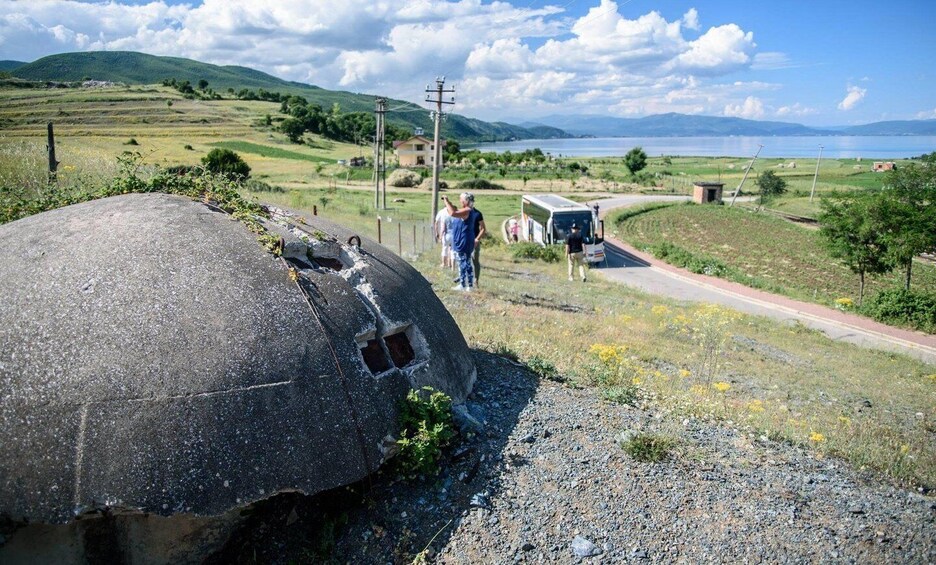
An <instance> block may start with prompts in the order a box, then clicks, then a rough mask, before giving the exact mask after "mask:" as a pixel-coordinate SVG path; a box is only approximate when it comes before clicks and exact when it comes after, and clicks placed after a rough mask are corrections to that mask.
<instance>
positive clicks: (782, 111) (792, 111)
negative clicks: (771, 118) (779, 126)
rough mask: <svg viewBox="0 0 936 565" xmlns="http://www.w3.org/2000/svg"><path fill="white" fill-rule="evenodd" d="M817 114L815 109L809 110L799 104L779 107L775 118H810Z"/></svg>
mask: <svg viewBox="0 0 936 565" xmlns="http://www.w3.org/2000/svg"><path fill="white" fill-rule="evenodd" d="M817 113H819V111H818V110H816V109H815V108H809V107H807V106H803V105H802V104H800V103H799V102H796V103H794V104H791V105H789V106H781V107H780V108H777V112H776V114H777V116H778V117H781V118H785V117H792V116H811V115H813V114H817Z"/></svg>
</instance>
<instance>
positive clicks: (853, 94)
mask: <svg viewBox="0 0 936 565" xmlns="http://www.w3.org/2000/svg"><path fill="white" fill-rule="evenodd" d="M866 94H868V89H866V88H859V87H857V86H849V87H848V94H846V95H845V98H844V99H842V101H841V102H839V104H838V109H839V110H844V111H848V110H851V109H852V108H854V107H855V105H857V104H858V103H859V102H861V101H862V100H863V99H864V97H865V95H866Z"/></svg>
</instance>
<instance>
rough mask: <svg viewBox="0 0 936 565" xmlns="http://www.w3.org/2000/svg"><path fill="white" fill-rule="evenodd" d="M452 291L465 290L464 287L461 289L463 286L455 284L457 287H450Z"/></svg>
mask: <svg viewBox="0 0 936 565" xmlns="http://www.w3.org/2000/svg"><path fill="white" fill-rule="evenodd" d="M452 290H465V287H463V286H462V285H460V284H457V285H455V286H453V287H452Z"/></svg>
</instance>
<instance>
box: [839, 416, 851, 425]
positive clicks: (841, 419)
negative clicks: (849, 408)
mask: <svg viewBox="0 0 936 565" xmlns="http://www.w3.org/2000/svg"><path fill="white" fill-rule="evenodd" d="M838 421H839V422H841V423H842V424H844V425H846V426H850V425H851V418H849V417H848V416H839V417H838Z"/></svg>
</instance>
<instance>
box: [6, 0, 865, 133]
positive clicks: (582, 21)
mask: <svg viewBox="0 0 936 565" xmlns="http://www.w3.org/2000/svg"><path fill="white" fill-rule="evenodd" d="M590 1H591V4H590V8H589V9H588V10H587V12H586V13H585V14H584V15H581V16H579V17H571V16H570V15H569V13H568V12H567V7H568V6H569V3H567V2H555V3H552V4H550V3H549V1H548V0H546V1H545V2H535V3H527V2H517V3H516V5H513V4H511V3H508V2H503V1H494V0H397V1H395V2H386V1H378V2H374V1H373V0H342V1H341V2H323V1H321V0H204V1H203V2H196V1H194V0H193V1H191V2H189V3H184V4H179V5H169V4H167V3H166V1H165V0H152V1H149V2H146V3H141V2H134V3H132V4H131V3H126V4H121V3H119V2H116V1H110V2H78V1H75V0H43V1H41V2H32V1H30V2H21V1H16V0H0V58H6V59H17V60H25V61H31V60H34V59H36V58H38V57H40V56H43V55H46V54H51V53H58V52H67V51H82V50H95V49H107V50H115V49H125V50H134V51H143V52H147V53H152V54H156V55H172V56H177V57H188V58H193V59H197V60H201V61H205V62H210V63H215V64H222V65H226V64H237V65H243V66H248V67H253V68H257V69H259V70H262V71H266V72H269V73H271V74H275V75H277V76H280V77H282V78H286V79H289V80H298V81H303V82H309V83H312V84H316V85H318V86H322V87H324V88H333V89H335V88H340V89H351V90H356V91H359V92H372V93H380V94H383V95H389V96H392V97H395V98H403V99H409V100H421V99H422V94H423V93H422V90H423V85H424V84H425V83H426V81H427V80H431V79H432V78H433V77H435V76H437V75H446V76H447V77H449V78H450V79H452V81H454V82H456V83H457V84H458V88H459V92H458V97H457V102H458V105H457V106H456V108H455V109H456V111H459V112H462V113H468V114H469V115H475V116H477V117H482V118H488V119H490V118H500V117H503V116H508V115H512V116H516V115H535V114H536V113H546V112H557V111H561V112H585V113H602V112H610V113H617V114H620V115H634V114H641V113H656V112H668V111H676V112H686V113H724V114H726V115H727V114H728V113H729V112H730V113H733V114H737V115H747V116H751V115H756V114H757V113H758V112H765V111H766V110H765V108H766V104H765V103H764V102H762V101H761V100H760V99H759V98H757V97H754V96H753V95H752V93H754V92H764V91H768V90H772V89H773V86H771V85H766V84H765V83H752V82H737V81H732V80H729V79H728V77H730V76H731V75H732V74H733V73H736V72H738V71H743V70H745V69H748V68H751V67H752V65H753V66H760V67H761V68H769V67H770V66H771V65H773V68H778V67H780V66H782V65H783V64H784V63H785V62H786V60H785V58H784V56H783V55H782V54H771V53H765V54H759V53H757V45H756V43H755V42H754V34H753V32H752V31H749V30H744V29H742V28H741V27H740V26H738V25H737V24H735V23H731V22H718V23H717V25H714V26H713V27H709V28H708V29H707V30H706V31H704V32H701V29H702V28H701V26H700V14H699V12H698V10H696V9H695V8H692V9H689V10H688V11H686V12H685V13H684V14H683V15H682V16H681V17H679V18H678V19H675V20H673V21H670V20H667V19H666V18H665V17H664V16H663V15H661V13H659V12H657V11H649V12H647V13H644V14H637V15H633V16H630V15H628V16H625V15H624V13H623V11H622V8H624V7H625V5H628V6H627V7H628V12H632V11H633V10H632V8H631V6H630V5H629V4H628V2H620V1H619V2H615V1H614V0H590ZM862 96H863V94H862ZM746 97H747V98H746ZM741 100H744V102H743V103H739V101H741ZM843 104H844V102H843Z"/></svg>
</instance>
